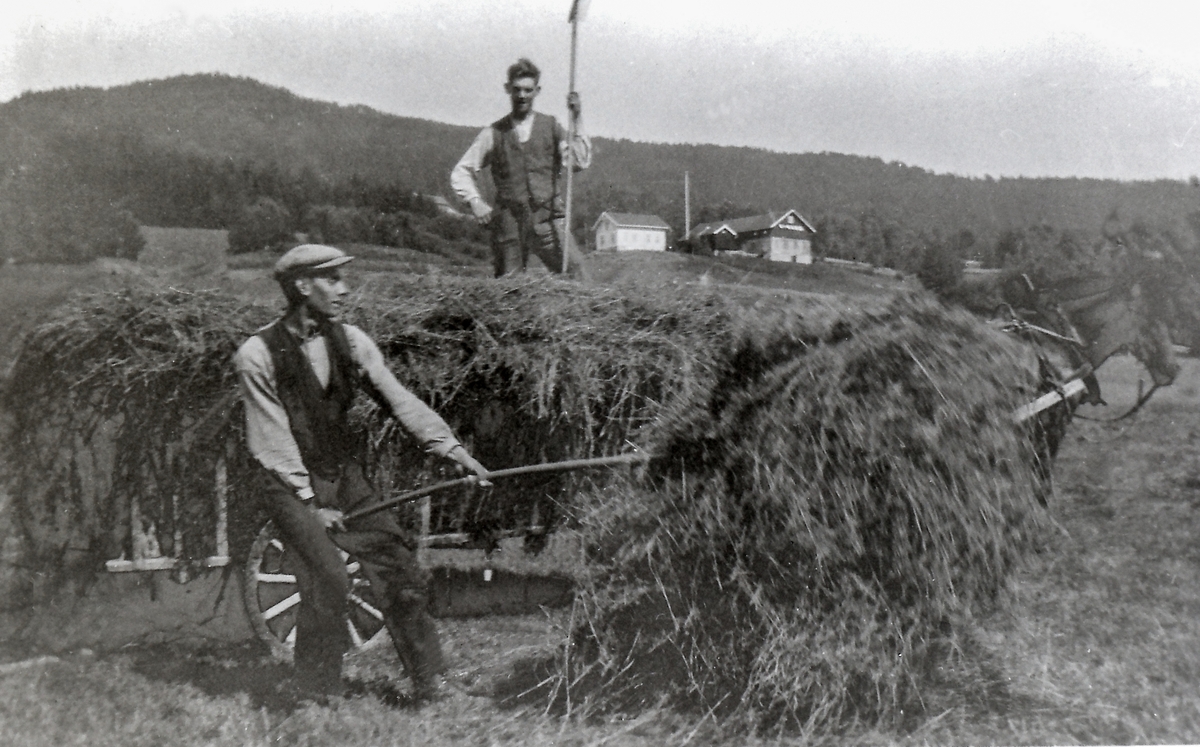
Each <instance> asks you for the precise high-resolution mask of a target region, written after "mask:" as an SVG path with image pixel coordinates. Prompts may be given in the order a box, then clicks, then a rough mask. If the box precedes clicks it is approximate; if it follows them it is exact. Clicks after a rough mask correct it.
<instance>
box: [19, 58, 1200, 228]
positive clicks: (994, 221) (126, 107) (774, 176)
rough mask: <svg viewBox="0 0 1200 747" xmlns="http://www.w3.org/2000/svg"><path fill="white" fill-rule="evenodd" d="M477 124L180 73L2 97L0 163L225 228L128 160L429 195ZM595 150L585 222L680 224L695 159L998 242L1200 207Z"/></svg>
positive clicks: (798, 192)
mask: <svg viewBox="0 0 1200 747" xmlns="http://www.w3.org/2000/svg"><path fill="white" fill-rule="evenodd" d="M500 113H501V112H499V111H498V112H497V114H498V115H499V114H500ZM481 124H482V123H481ZM475 132H476V128H474V127H462V126H455V125H448V124H441V123H437V122H431V121H428V120H423V119H414V118H409V117H399V116H393V115H389V114H383V113H380V112H378V111H374V110H372V109H370V108H368V107H364V106H339V105H337V104H333V103H329V102H322V101H315V100H311V99H305V98H301V97H299V96H296V95H295V94H292V93H291V92H289V91H287V90H285V89H282V88H277V87H272V86H268V85H264V84H262V83H259V82H256V81H254V80H250V79H246V78H234V77H229V76H225V75H186V76H180V77H175V78H170V79H166V80H155V81H145V82H140V83H135V84H131V85H126V86H119V87H114V88H110V89H103V90H102V89H96V88H74V89H64V90H55V91H48V92H37V93H26V94H23V95H21V96H19V97H18V98H15V99H13V100H11V101H8V102H6V103H4V104H0V148H2V149H3V150H2V152H0V166H3V168H4V171H5V173H8V174H14V173H19V172H20V171H21V169H22V168H26V167H28V165H29V164H30V163H31V162H34V161H36V160H38V159H46V158H47V157H48V155H47V154H57V157H59V158H62V159H65V160H70V159H76V160H79V159H83V160H85V161H88V163H89V164H90V168H92V169H94V170H96V169H98V170H99V171H100V172H102V174H103V179H102V180H103V181H105V182H106V183H114V184H115V182H120V185H117V186H114V187H113V195H112V196H111V197H110V199H114V200H116V199H120V198H123V197H124V196H125V195H127V194H130V193H136V192H138V190H139V189H140V190H141V193H142V194H141V196H140V197H135V198H129V202H128V204H129V205H130V209H131V210H132V211H133V212H134V214H135V215H137V214H138V213H139V211H140V212H142V213H145V212H148V211H151V210H157V211H158V212H159V213H160V214H162V215H167V216H168V218H167V220H168V221H169V222H171V223H173V224H179V225H196V226H201V227H207V228H221V227H227V226H223V225H221V224H222V222H223V221H224V218H222V217H221V216H223V215H227V214H228V213H229V207H228V206H224V205H214V204H211V203H214V202H220V200H219V199H217V198H213V197H206V198H205V200H207V202H206V203H205V204H203V205H200V206H193V207H192V208H190V211H191V212H181V211H175V212H172V211H171V210H170V209H169V206H167V203H171V204H178V203H180V202H181V201H186V200H187V199H189V198H188V196H187V195H185V194H172V193H171V190H172V185H171V184H170V183H165V184H157V185H156V186H155V187H154V188H149V187H147V186H145V185H146V182H147V181H148V179H149V177H148V176H146V175H145V174H141V175H139V173H137V169H136V168H134V167H133V166H128V167H124V166H122V164H123V163H125V162H128V163H130V164H133V163H135V162H136V163H143V162H145V161H146V159H148V158H151V157H153V158H158V159H160V160H161V159H164V158H166V159H168V161H170V163H169V164H168V165H167V166H159V167H156V168H158V172H159V173H158V175H157V176H155V178H156V179H159V180H160V181H161V180H162V179H163V176H162V174H163V173H168V172H170V171H171V170H172V169H173V170H174V171H175V172H179V173H180V176H179V178H180V179H182V178H183V176H184V175H183V174H182V171H184V170H187V169H191V170H194V169H195V168H199V167H198V166H196V165H195V164H208V165H207V166H205V168H217V167H218V166H219V167H221V168H225V169H227V170H229V169H238V168H241V169H245V168H248V167H254V168H260V169H264V168H265V169H268V170H272V169H273V170H276V171H277V172H279V173H283V174H301V173H303V174H304V178H306V179H309V180H315V181H322V180H324V181H339V180H346V179H349V178H351V177H355V178H358V179H361V180H365V181H368V182H393V181H398V182H402V183H403V184H406V185H408V186H409V187H411V189H413V190H416V191H419V192H421V193H423V194H441V195H448V194H449V191H450V190H449V185H448V174H449V171H450V169H451V167H452V166H453V164H454V163H455V162H456V161H457V159H458V158H459V156H460V155H461V154H462V152H463V151H464V150H465V149H466V148H467V146H468V144H469V143H470V141H471V139H472V138H473V136H474V134H475ZM595 149H596V160H595V165H594V166H593V168H592V169H591V170H590V171H589V172H587V173H586V174H585V175H583V176H582V177H581V178H580V179H579V180H578V182H577V184H578V185H579V187H578V193H577V194H578V202H577V206H578V213H577V214H578V215H579V217H580V221H579V223H577V225H590V223H591V222H592V221H593V220H594V219H595V218H596V216H597V215H598V214H599V212H600V211H602V210H605V209H615V210H623V211H630V212H646V213H656V214H659V215H661V216H662V217H663V218H664V219H666V220H667V221H668V222H669V223H671V224H672V225H673V226H674V228H675V231H676V234H681V233H682V229H683V222H684V220H683V174H684V172H685V171H688V172H690V175H691V182H692V185H693V187H694V193H693V194H694V199H693V203H692V204H693V221H694V222H695V221H696V220H698V219H699V218H701V217H710V218H711V217H730V216H731V215H733V214H748V213H750V212H754V211H757V210H761V211H766V210H781V209H785V208H793V207H794V208H796V209H798V210H800V212H802V213H803V214H804V215H805V216H807V217H810V218H812V219H821V218H823V217H824V218H827V219H829V220H834V219H839V218H840V219H857V218H860V217H861V216H863V215H873V216H878V217H879V218H880V219H881V220H882V221H884V222H887V223H893V224H898V225H902V226H905V227H907V228H909V229H912V230H927V229H936V230H938V231H941V232H943V233H945V234H952V233H957V232H959V231H964V230H965V231H970V232H971V233H972V234H973V235H974V236H975V237H977V238H978V239H979V240H981V241H985V242H992V241H995V239H996V238H997V237H998V236H999V235H1000V234H1001V233H1002V232H1004V231H1006V230H1009V229H1013V228H1021V227H1025V226H1030V225H1036V224H1046V225H1050V226H1054V227H1055V228H1057V229H1069V230H1075V231H1079V232H1082V233H1085V234H1089V235H1095V234H1097V233H1098V232H1099V231H1100V230H1101V227H1102V226H1103V224H1104V222H1105V221H1106V219H1108V218H1109V217H1110V216H1112V215H1114V214H1116V215H1117V216H1118V217H1119V218H1120V219H1122V220H1125V221H1129V220H1134V219H1140V220H1145V221H1148V222H1151V223H1154V224H1156V225H1162V226H1170V227H1173V228H1176V229H1177V230H1182V231H1186V223H1185V218H1186V216H1187V215H1189V214H1191V213H1193V212H1195V211H1197V210H1198V209H1200V189H1198V188H1196V187H1194V186H1192V185H1189V184H1188V183H1186V182H1180V181H1169V180H1162V181H1154V182H1117V181H1106V180H1098V179H1007V178H1006V179H991V178H985V179H980V178H966V177H960V176H953V175H947V174H934V173H932V172H930V171H926V170H924V169H921V168H918V167H915V166H908V165H904V164H900V163H885V162H884V161H882V160H880V159H877V158H864V157H859V156H848V155H839V154H835V153H807V154H785V153H776V152H771V151H766V150H761V149H754V148H736V147H721V146H714V145H667V144H654V143H638V142H631V141H628V140H611V139H607V138H597V139H596V142H595ZM81 154H84V155H81ZM133 156H137V157H136V158H135V157H133ZM123 159H124V160H123ZM171 159H174V160H171ZM180 163H189V164H192V165H191V166H187V167H186V169H185V168H184V167H183V166H180V165H179V164H180ZM138 168H143V167H141V166H139V167H138ZM146 168H148V167H146ZM206 178H208V179H210V180H211V179H212V177H206ZM255 178H256V179H259V180H261V179H262V178H263V177H260V176H256V177H255ZM139 179H141V180H142V181H141V182H140V184H141V186H140V187H139ZM167 181H168V182H169V181H170V180H167ZM251 182H253V180H251ZM175 189H179V188H178V187H175ZM189 189H192V190H193V191H194V190H195V189H196V188H195V187H189ZM238 189H239V190H241V192H242V194H240V195H239V196H235V197H231V198H229V199H231V200H233V201H234V202H237V201H238V200H241V201H242V202H245V201H250V200H252V199H253V197H254V195H253V194H250V192H253V190H254V185H253V183H250V184H249V186H247V184H245V183H243V184H241V185H240V186H239V187H238ZM221 199H224V198H221ZM155 200H157V203H155ZM155 204H157V205H158V206H157V207H152V206H153V205H155ZM137 217H139V218H142V216H141V215H137Z"/></svg>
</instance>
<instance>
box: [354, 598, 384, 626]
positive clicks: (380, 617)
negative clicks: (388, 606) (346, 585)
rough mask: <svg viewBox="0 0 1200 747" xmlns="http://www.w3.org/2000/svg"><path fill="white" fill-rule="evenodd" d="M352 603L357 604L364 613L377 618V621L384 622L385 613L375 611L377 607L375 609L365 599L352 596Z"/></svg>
mask: <svg viewBox="0 0 1200 747" xmlns="http://www.w3.org/2000/svg"><path fill="white" fill-rule="evenodd" d="M350 601H351V602H354V603H355V604H357V605H358V606H359V608H360V609H362V611H363V612H366V613H367V614H368V615H370V616H371V617H373V618H375V619H376V620H380V621H382V620H383V613H382V612H380V611H379V610H377V609H375V607H373V606H372V605H371V604H370V603H369V602H368V601H367V600H365V599H363V598H362V597H360V596H359V595H357V594H351V595H350Z"/></svg>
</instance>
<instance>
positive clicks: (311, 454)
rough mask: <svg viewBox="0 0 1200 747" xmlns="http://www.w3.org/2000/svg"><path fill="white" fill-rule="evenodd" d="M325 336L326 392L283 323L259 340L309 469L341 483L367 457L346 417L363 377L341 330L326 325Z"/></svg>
mask: <svg viewBox="0 0 1200 747" xmlns="http://www.w3.org/2000/svg"><path fill="white" fill-rule="evenodd" d="M321 333H322V335H324V337H325V347H326V349H327V350H328V351H329V386H328V387H325V388H322V387H321V382H320V380H319V379H317V374H316V372H315V371H313V368H312V364H310V363H309V361H308V357H307V356H306V355H305V354H304V350H303V349H302V348H301V344H300V340H298V339H296V337H295V335H293V334H292V333H290V332H288V331H287V329H285V328H284V326H283V321H282V320H281V321H278V322H275V323H274V324H272V325H271V326H270V327H267V328H266V329H265V330H263V331H262V332H259V333H258V336H259V337H261V338H262V339H263V341H264V342H266V344H267V349H268V350H269V351H270V352H271V361H272V363H273V364H274V366H275V385H276V388H277V389H278V391H279V399H280V400H281V401H282V402H283V409H284V410H285V411H286V412H287V416H288V423H289V425H290V426H291V430H292V436H293V437H294V438H295V439H296V445H297V446H299V447H300V458H301V459H303V460H304V466H305V467H307V468H308V470H309V472H310V473H312V474H315V475H317V476H319V477H321V478H324V479H326V480H336V479H337V478H338V477H339V476H340V474H341V468H342V465H344V464H345V463H346V462H347V461H349V460H351V459H353V458H355V457H357V456H359V455H360V454H361V452H362V446H363V442H362V439H361V437H359V436H358V434H356V433H355V432H354V431H353V430H351V428H350V421H349V418H348V417H347V413H348V412H349V410H350V405H351V404H352V403H353V402H354V394H355V392H357V391H358V388H359V386H360V384H361V382H360V381H359V379H360V378H361V377H360V376H359V373H358V368H357V367H356V366H355V364H354V359H353V358H352V357H351V355H350V341H349V340H348V339H347V338H346V331H345V330H344V329H343V328H342V325H340V324H327V325H325V328H324V329H323V330H322V331H321Z"/></svg>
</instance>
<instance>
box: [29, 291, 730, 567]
mask: <svg viewBox="0 0 1200 747" xmlns="http://www.w3.org/2000/svg"><path fill="white" fill-rule="evenodd" d="M278 313H279V308H278V306H277V305H275V304H270V305H268V304H261V303H252V302H246V301H245V300H241V299H238V298H236V297H232V296H230V295H228V294H225V293H222V292H218V291H199V292H189V291H183V290H178V289H174V288H167V287H151V286H147V287H145V288H142V289H136V290H128V291H122V292H118V293H107V294H98V295H89V296H83V297H80V298H77V299H75V300H74V301H72V302H71V303H70V304H68V305H67V306H66V307H64V308H63V309H62V310H60V311H59V312H58V313H57V314H56V315H55V316H54V318H53V319H51V320H49V321H47V322H46V323H45V324H43V325H42V326H40V327H39V328H38V329H37V330H35V331H34V332H33V333H32V334H31V335H30V336H29V337H28V338H27V339H26V340H25V342H24V345H23V348H22V350H21V353H20V357H19V360H18V361H17V363H16V365H15V368H14V371H13V374H12V377H11V379H10V381H9V386H8V388H7V392H6V395H7V405H8V408H9V411H10V413H11V415H12V417H13V421H14V425H15V427H14V428H13V429H12V434H13V437H12V439H11V440H10V441H9V442H8V443H7V444H6V450H7V461H8V463H9V464H11V465H14V466H15V471H16V474H15V482H16V485H15V486H14V490H13V494H14V495H15V496H17V498H16V502H17V504H18V505H17V509H18V510H17V518H18V521H19V523H20V526H21V528H22V530H23V535H24V538H25V541H26V543H25V544H26V554H27V555H28V558H27V561H26V564H27V566H28V567H30V568H36V569H38V570H39V571H40V573H39V577H41V578H49V577H52V576H53V575H54V574H55V572H58V571H70V570H72V569H73V570H74V571H77V572H78V573H79V574H87V573H90V572H92V571H94V570H95V569H97V568H100V567H103V561H104V560H107V559H111V558H117V557H118V556H121V555H122V554H125V556H126V557H129V556H130V554H131V553H132V552H133V551H134V548H133V547H131V539H130V536H129V535H130V529H129V528H130V520H131V517H130V513H131V506H132V505H133V503H134V502H136V503H137V506H138V511H139V514H140V516H141V517H142V523H144V524H145V525H146V526H147V527H148V526H149V524H151V523H153V525H154V530H155V532H156V533H157V537H158V543H157V544H158V545H159V546H160V548H161V551H162V553H163V554H164V555H166V556H170V557H181V558H183V559H184V560H201V559H203V558H205V557H206V556H208V555H211V554H212V553H213V552H214V549H215V548H214V547H213V546H212V545H213V536H212V533H213V530H212V527H213V522H214V521H215V517H214V516H213V506H214V501H213V500H212V498H211V492H212V489H213V487H212V486H213V475H214V472H215V465H216V462H217V461H218V460H220V459H221V458H222V457H224V458H225V459H226V461H227V462H228V475H229V485H230V488H231V489H232V491H233V495H232V496H231V499H230V512H231V518H230V520H231V523H232V526H231V541H232V544H233V548H232V550H233V552H234V555H235V559H236V557H237V555H238V554H239V550H240V551H242V552H244V550H245V549H246V546H247V545H248V537H249V535H250V533H252V532H253V531H254V530H256V529H257V527H258V526H259V523H260V521H261V518H260V517H258V516H257V515H255V514H254V513H253V512H251V511H248V510H247V509H249V507H251V506H252V505H253V500H252V497H251V496H246V495H241V494H239V489H240V488H241V487H242V486H243V485H245V484H247V483H248V481H247V480H245V479H244V475H245V470H246V469H247V468H248V465H247V463H246V461H245V457H244V454H242V453H241V452H240V450H238V449H231V448H230V446H231V445H234V444H238V443H239V442H240V438H241V437H240V426H241V418H240V413H239V412H238V411H237V408H236V406H235V407H233V408H232V409H230V408H222V407H220V404H221V402H222V401H223V399H224V398H226V397H227V395H228V394H230V393H232V392H233V391H234V390H235V386H236V384H235V379H234V373H233V370H232V366H231V364H230V361H231V358H232V355H233V353H234V351H235V350H236V348H237V346H238V344H239V343H240V342H241V341H242V340H244V339H245V338H246V337H247V336H248V335H250V334H253V332H254V331H255V330H256V329H258V328H259V327H260V326H262V325H264V324H266V323H268V322H269V321H271V319H273V318H274V317H275V316H276V315H277V314H278ZM731 313H732V311H731V309H730V308H729V307H728V306H727V305H726V304H725V303H724V302H723V301H722V300H721V299H720V298H718V297H716V296H714V295H712V294H700V295H693V294H689V293H683V292H676V293H674V294H672V293H663V294H658V295H656V296H655V297H654V298H644V297H636V296H635V297H630V296H626V295H622V294H617V293H614V292H612V291H605V290H602V289H582V288H580V287H578V286H576V285H572V284H566V283H559V282H555V281H554V280H552V279H548V280H544V281H542V280H531V279H526V280H511V281H480V280H473V279H466V278H454V277H449V276H431V277H418V276H406V277H398V278H396V279H393V280H386V281H378V282H376V283H374V284H373V285H372V286H371V287H369V288H364V289H362V290H361V291H360V292H359V293H358V294H357V296H356V299H355V304H354V308H353V309H352V310H351V311H350V312H349V321H351V322H353V323H356V324H360V325H361V326H363V327H364V328H365V329H366V330H367V331H368V333H370V334H371V335H372V336H373V337H374V338H375V339H376V340H377V341H378V342H379V345H380V347H381V349H382V350H383V352H384V355H385V356H386V357H387V359H388V362H389V365H390V366H391V367H392V369H393V370H394V371H395V372H396V373H397V375H398V376H399V378H400V379H401V381H402V382H403V383H404V384H406V385H407V386H408V387H410V388H411V389H412V390H413V391H414V392H415V393H416V394H417V395H418V396H420V397H422V398H423V399H425V400H426V401H427V402H429V403H430V404H431V405H433V406H434V408H435V409H437V410H438V411H439V412H440V413H442V414H443V416H444V417H445V418H446V419H447V421H448V422H449V423H450V424H451V426H452V427H454V428H455V430H456V431H457V432H458V434H459V435H460V437H461V438H463V439H464V440H466V441H467V442H468V444H469V445H470V447H471V449H472V451H473V452H474V453H475V454H477V455H478V456H479V458H480V459H481V460H482V461H483V462H484V463H485V464H487V465H488V466H490V467H492V468H495V469H498V468H503V467H511V466H518V465H522V464H529V463H536V462H542V461H553V460H558V459H568V458H581V457H590V456H600V455H605V454H611V453H615V452H617V451H621V450H625V449H627V443H626V440H627V439H628V438H630V437H631V436H632V435H633V434H634V433H636V432H637V431H638V430H639V429H640V428H641V427H643V426H644V425H645V424H646V423H648V422H651V421H652V420H653V419H654V418H655V417H656V416H657V413H658V410H659V408H660V407H661V405H662V403H663V402H665V401H666V400H667V399H668V398H669V396H670V395H671V394H672V392H673V391H675V389H677V388H678V387H681V386H685V385H686V382H687V381H688V380H689V378H690V377H691V376H692V374H691V373H689V372H691V371H694V370H696V369H697V368H699V367H701V362H702V361H703V360H704V359H706V357H707V355H708V351H710V350H712V349H713V348H714V347H716V346H719V345H720V339H721V338H722V336H723V335H725V334H727V333H728V329H729V327H730V325H729V324H728V321H729V318H730V314H731ZM226 401H228V400H226ZM356 418H357V420H358V423H359V424H360V426H361V427H362V428H364V429H367V430H368V431H370V434H371V439H370V441H371V443H372V445H373V446H374V448H375V454H374V456H375V462H376V465H377V467H378V469H379V479H380V480H381V482H384V483H389V484H393V485H395V486H396V487H399V488H411V487H414V486H416V485H419V484H422V483H424V482H436V481H439V480H441V479H445V476H443V475H439V474H437V472H436V471H435V469H434V468H435V467H436V465H435V464H433V463H432V462H431V461H430V460H428V459H426V458H424V457H423V456H421V455H420V454H419V453H418V452H417V450H416V449H415V448H414V446H413V445H412V444H410V443H406V442H405V441H404V440H403V439H402V438H399V437H397V435H396V434H395V432H394V431H393V430H392V429H393V427H394V426H393V425H391V423H390V421H389V420H387V419H384V418H381V417H379V413H378V412H376V410H375V408H374V405H373V403H371V402H370V401H369V400H368V399H367V398H365V397H364V398H363V401H362V403H361V406H359V407H358V408H357V410H356ZM574 479H575V478H574V477H573V476H570V475H550V476H533V477H530V478H528V479H523V480H512V481H507V482H506V483H505V484H502V485H498V486H497V487H496V488H495V490H493V491H490V492H488V493H477V494H474V495H472V496H465V495H462V494H445V495H443V496H440V497H441V499H442V500H443V501H444V505H443V506H441V507H440V508H442V509H444V510H441V511H439V507H438V506H436V505H435V507H434V509H435V514H437V515H438V516H440V517H441V518H442V519H443V520H444V521H445V522H450V523H453V524H454V528H455V529H458V530H463V531H466V532H468V533H474V534H478V535H487V534H488V533H489V532H490V531H492V530H494V529H495V528H497V527H509V528H511V526H512V524H513V522H514V521H518V520H519V519H520V518H522V517H524V516H528V514H529V509H530V508H531V506H530V505H529V504H530V503H531V502H540V503H541V504H543V505H542V510H541V516H540V518H541V520H542V521H546V520H548V519H553V518H554V517H553V516H547V512H549V513H551V514H553V513H554V511H555V510H556V506H557V503H558V502H559V501H561V500H562V499H563V497H564V496H567V495H570V494H571V493H572V492H573V488H572V485H574V482H573V480H574ZM176 506H177V507H178V508H176ZM434 528H435V530H436V529H438V527H434Z"/></svg>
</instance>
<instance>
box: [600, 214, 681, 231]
mask: <svg viewBox="0 0 1200 747" xmlns="http://www.w3.org/2000/svg"><path fill="white" fill-rule="evenodd" d="M604 216H608V218H609V219H610V220H611V221H612V222H613V223H615V224H616V225H617V227H618V228H657V229H661V230H663V231H667V230H670V228H671V226H669V225H668V224H667V222H666V221H665V220H663V219H662V218H659V217H658V216H657V215H641V214H639V213H613V212H610V211H608V210H605V211H604V212H603V213H600V217H599V218H597V219H596V225H594V226H592V228H593V229H595V228H596V226H598V225H600V221H602V220H604Z"/></svg>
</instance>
